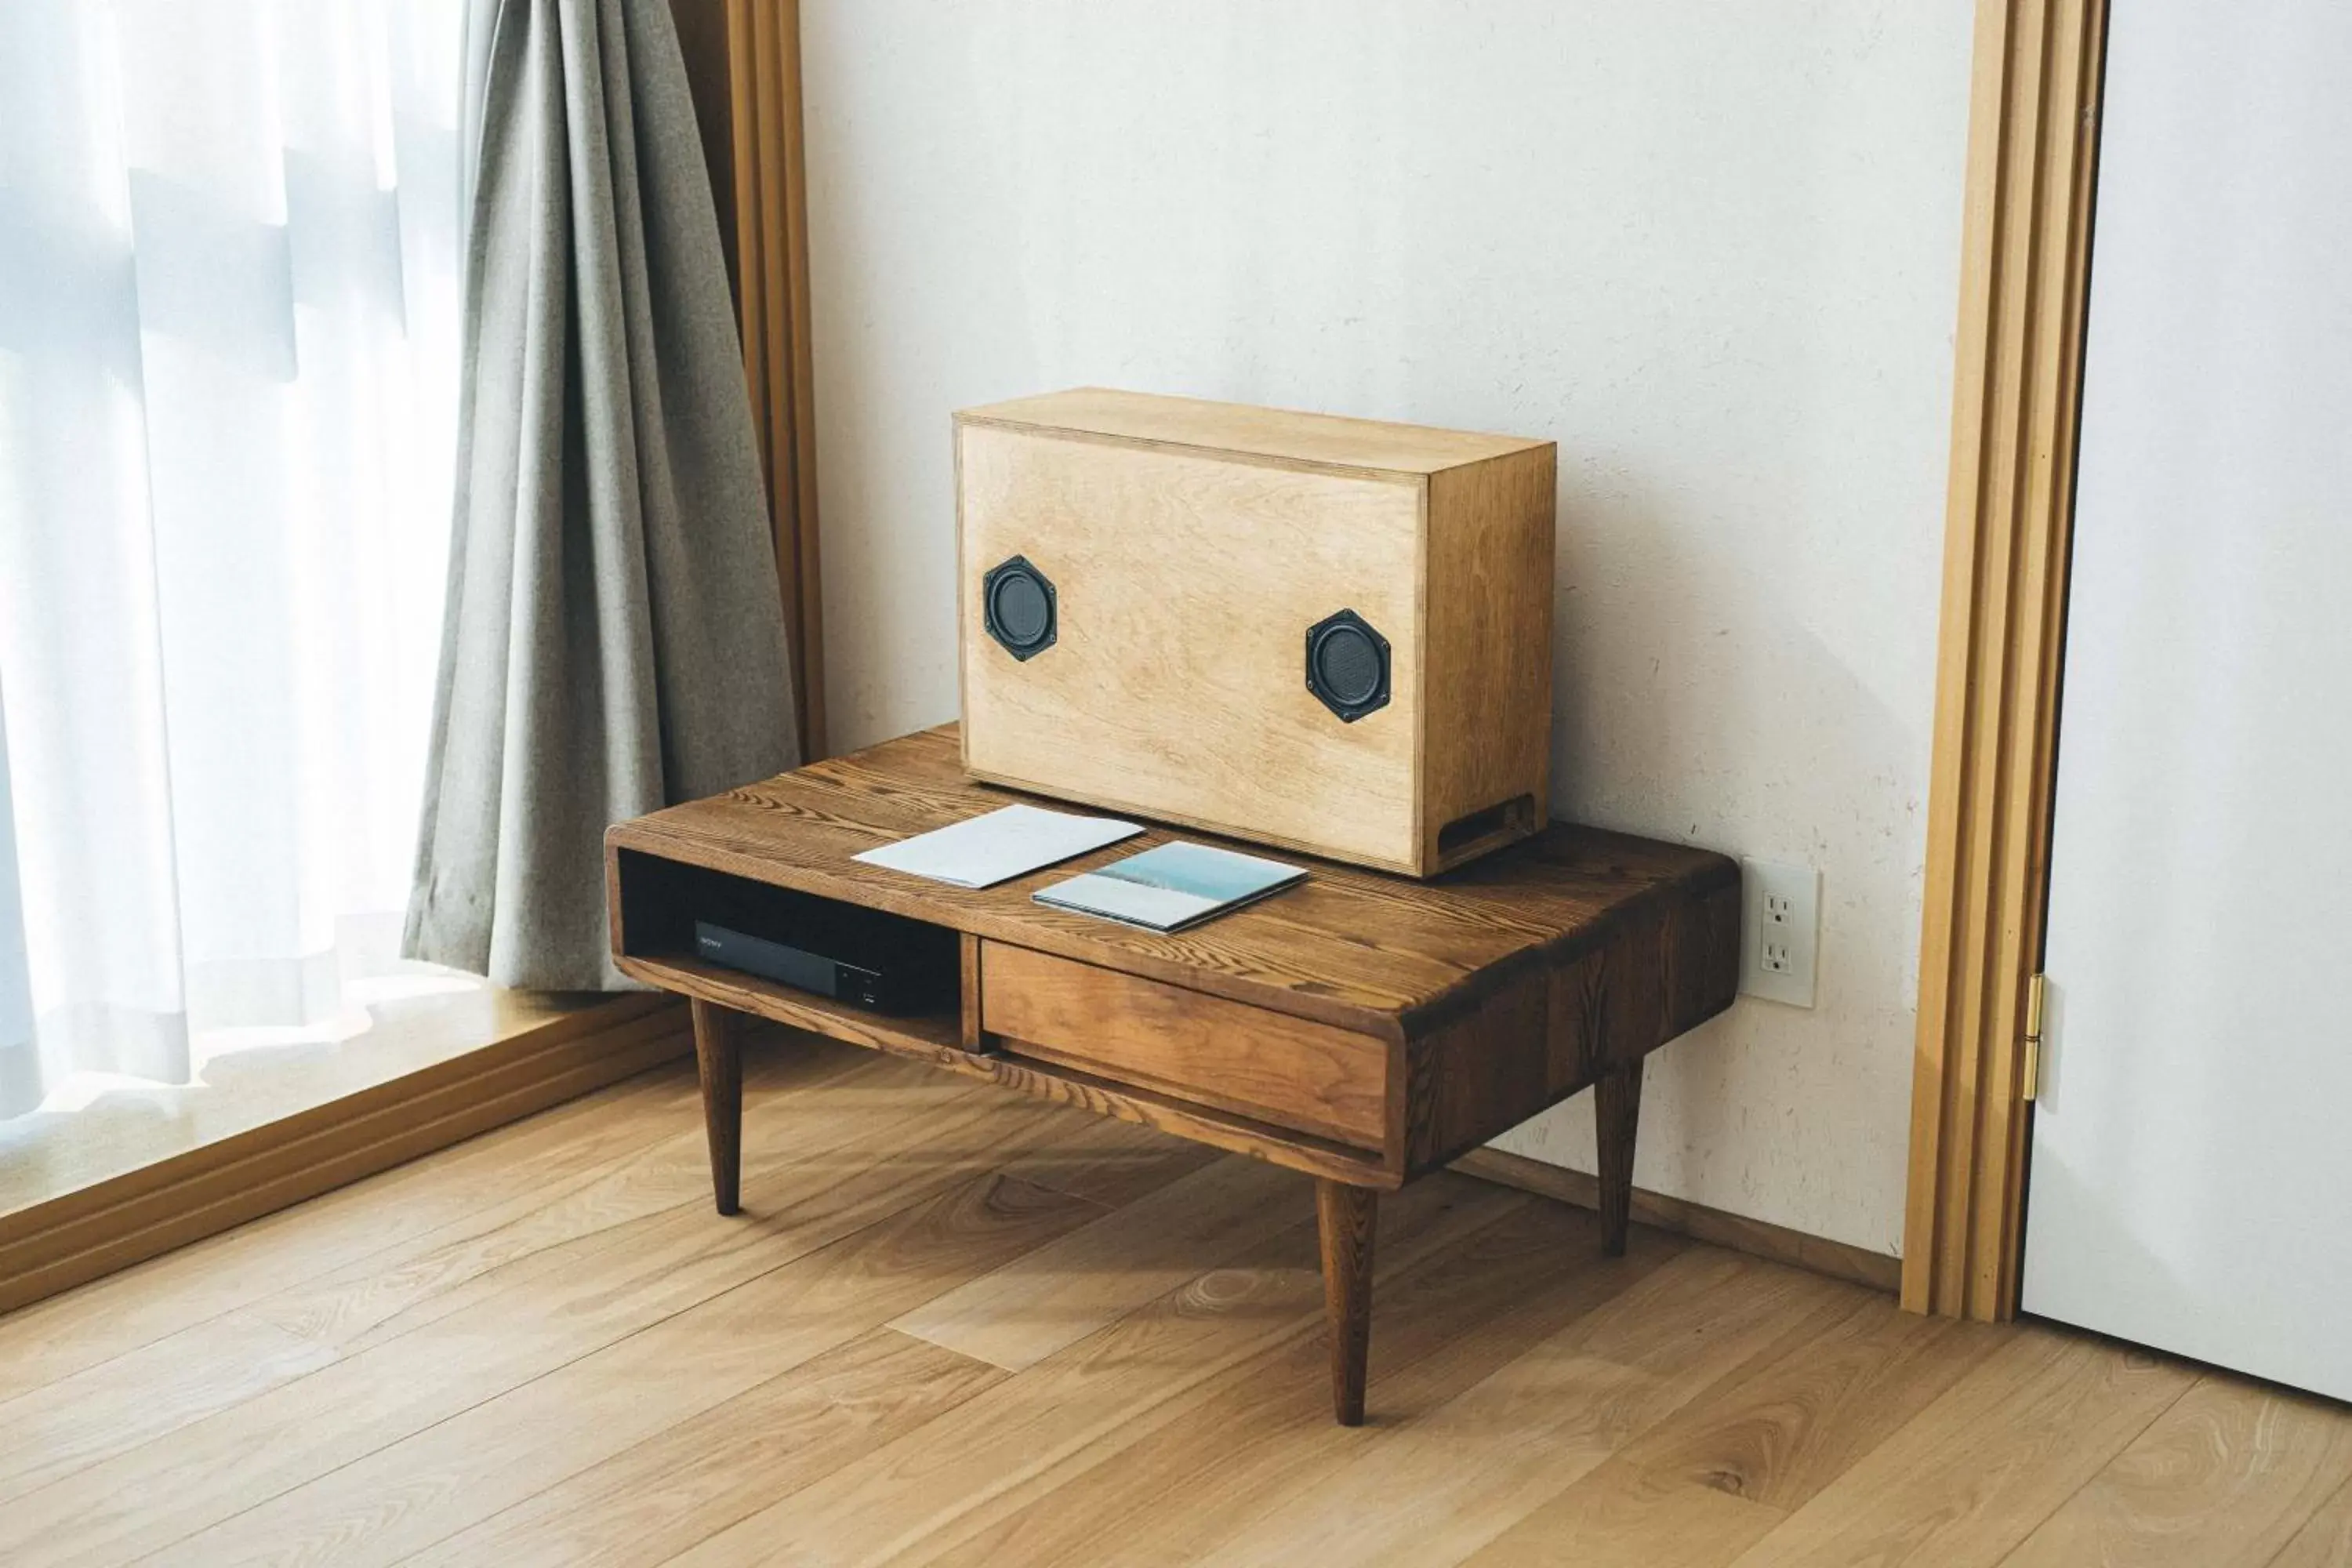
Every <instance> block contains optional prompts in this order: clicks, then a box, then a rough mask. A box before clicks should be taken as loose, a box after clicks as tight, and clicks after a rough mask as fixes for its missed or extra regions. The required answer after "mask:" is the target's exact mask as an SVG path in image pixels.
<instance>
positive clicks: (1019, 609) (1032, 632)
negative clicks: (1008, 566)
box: [989, 572, 1053, 647]
mask: <svg viewBox="0 0 2352 1568" xmlns="http://www.w3.org/2000/svg"><path fill="white" fill-rule="evenodd" d="M989 609H990V611H991V613H992V615H993V616H994V618H995V621H996V626H997V630H998V631H1000V632H1001V633H1003V637H1004V640H1005V641H1007V642H1009V643H1011V644H1013V646H1014V647H1028V646H1029V645H1031V644H1032V643H1034V642H1035V641H1037V639H1038V638H1040V637H1044V636H1045V628H1046V626H1048V625H1050V624H1051V621H1050V616H1052V613H1053V612H1052V610H1051V608H1050V606H1048V605H1047V604H1046V602H1045V588H1044V587H1043V586H1041V585H1040V584H1038V581H1037V579H1036V578H1034V577H1032V576H1030V575H1029V574H1027V573H1025V572H1008V573H1006V574H1004V575H1003V576H1002V577H999V578H998V579H997V580H996V585H995V586H994V588H992V590H991V591H990V603H989Z"/></svg>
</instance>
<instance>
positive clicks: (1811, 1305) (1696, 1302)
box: [1202, 1249, 1864, 1564]
mask: <svg viewBox="0 0 2352 1568" xmlns="http://www.w3.org/2000/svg"><path fill="white" fill-rule="evenodd" d="M1863 1295H1864V1291H1863V1290H1862V1289H1861V1288H1860V1287H1857V1286H1852V1285H1844V1284H1840V1283H1838V1282H1836V1281H1832V1280H1829V1279H1822V1278H1820V1277H1819V1276H1816V1275H1811V1274H1806V1273H1801V1272H1800V1271H1798V1270H1796V1269H1793V1268H1786V1267H1784V1266H1781V1265H1778V1264H1770V1263H1764V1262H1760V1261H1759V1260H1757V1259H1754V1258H1742V1257H1738V1256H1737V1255H1735V1254H1727V1253H1719V1252H1716V1251H1714V1250H1713V1249H1706V1250H1705V1251H1694V1252H1691V1253H1688V1254H1685V1256H1682V1257H1679V1258H1675V1259H1674V1260H1673V1261H1672V1262H1669V1263H1667V1264H1666V1265H1665V1266H1664V1267H1663V1268H1660V1269H1658V1270H1657V1272H1655V1273H1654V1274H1652V1275H1650V1276H1649V1277H1648V1278H1647V1279H1643V1280H1642V1281H1641V1282H1640V1283H1639V1284H1637V1285H1635V1286H1634V1287H1633V1289H1629V1290H1627V1291H1625V1292H1624V1293H1623V1294H1622V1295H1621V1296H1618V1297H1615V1298H1614V1299H1612V1300H1610V1301H1608V1302H1606V1303H1605V1304H1603V1305H1602V1306H1601V1307H1599V1308H1597V1309H1596V1310H1593V1311H1591V1312H1590V1313H1588V1314H1586V1315H1585V1316H1583V1317H1581V1318H1579V1319H1578V1320H1577V1321H1575V1322H1573V1323H1571V1324H1570V1326H1569V1327H1568V1328H1567V1329H1565V1330H1563V1331H1561V1332H1559V1333H1558V1334H1555V1335H1553V1336H1552V1337H1551V1338H1549V1339H1548V1340H1546V1341H1544V1342H1542V1343H1541V1344H1538V1345H1537V1346H1535V1347H1534V1348H1533V1349H1531V1350H1529V1351H1528V1352H1526V1353H1525V1354H1523V1355H1520V1356H1518V1357H1517V1358H1515V1359H1513V1360H1512V1361H1511V1362H1509V1363H1507V1364H1505V1365H1503V1366H1501V1367H1499V1368H1497V1369H1496V1371H1495V1372H1494V1373H1490V1374H1489V1375H1488V1376H1486V1378H1484V1379H1482V1380H1480V1381H1479V1382H1478V1383H1477V1384H1474V1385H1472V1386H1471V1387H1470V1388H1468V1389H1465V1390H1464V1391H1463V1393H1462V1394H1459V1395H1457V1396H1456V1397H1454V1398H1453V1399H1450V1400H1448V1401H1447V1402H1446V1403H1444V1405H1440V1406H1438V1407H1437V1408H1436V1409H1434V1410H1431V1411H1429V1412H1427V1413H1426V1414H1424V1415H1421V1416H1420V1417H1418V1418H1417V1419H1415V1420H1412V1421H1411V1422H1407V1423H1402V1424H1400V1425H1398V1426H1394V1427H1391V1428H1389V1429H1387V1430H1384V1431H1381V1432H1377V1433H1375V1434H1374V1435H1373V1437H1372V1440H1371V1441H1370V1442H1369V1443H1367V1444H1366V1445H1365V1446H1364V1447H1363V1450H1362V1451H1361V1452H1360V1453H1359V1454H1358V1455H1357V1456H1356V1457H1355V1458H1353V1460H1352V1461H1351V1462H1350V1463H1349V1464H1348V1465H1347V1466H1345V1467H1344V1468H1341V1469H1340V1470H1339V1472H1338V1473H1337V1474H1335V1475H1332V1476H1329V1477H1327V1478H1323V1479H1321V1480H1320V1481H1319V1482H1318V1485H1316V1486H1315V1487H1314V1489H1312V1492H1311V1494H1310V1495H1309V1496H1307V1497H1305V1498H1294V1499H1292V1500H1290V1501H1289V1502H1288V1504H1287V1505H1286V1506H1281V1507H1277V1508H1276V1509H1273V1510H1268V1511H1267V1512H1265V1513H1262V1514H1260V1515H1259V1516H1258V1517H1257V1518H1255V1520H1253V1521H1250V1522H1249V1523H1248V1524H1247V1525H1245V1526H1244V1527H1243V1528H1242V1529H1241V1530H1240V1531H1236V1532H1235V1533H1234V1534H1233V1535H1232V1536H1230V1537H1228V1538H1227V1539H1225V1540H1223V1541H1222V1542H1218V1543H1217V1545H1216V1547H1215V1548H1214V1549H1213V1551H1211V1552H1208V1553H1206V1554H1205V1555H1204V1556H1203V1558H1202V1561H1203V1562H1208V1563H1271V1562H1298V1561H1305V1560H1308V1559H1320V1560H1322V1561H1326V1562H1336V1563H1350V1564H1374V1563H1430V1564H1437V1563H1444V1564H1453V1563H1459V1562H1461V1561H1462V1560H1463V1559H1464V1558H1465V1557H1466V1556H1468V1555H1469V1554H1470V1553H1471V1552H1475V1551H1476V1550H1478V1549H1479V1548H1480V1547H1482V1546H1484V1545H1486V1543H1487V1542H1490V1541H1492V1540H1493V1539H1495V1537H1496V1536H1498V1535H1500V1534H1501V1533H1502V1532H1503V1531H1506V1530H1508V1529H1509V1528H1510V1527H1511V1526H1512V1525H1514V1524H1516V1523H1517V1521H1519V1520H1521V1519H1523V1518H1525V1517H1526V1516H1527V1515H1528V1514H1529V1513H1531V1512H1533V1511H1534V1510H1536V1509H1538V1508H1540V1507H1541V1506H1542V1505H1543V1504H1544V1503H1546V1502H1547V1501H1549V1500H1551V1499H1552V1498H1553V1497H1556V1496H1558V1495H1559V1493H1560V1492H1562V1491H1564V1490H1566V1489H1567V1488H1568V1487H1569V1486H1570V1483H1572V1482H1574V1481H1575V1480H1577V1479H1579V1478H1580V1477H1582V1476H1584V1475H1588V1474H1590V1473H1591V1471H1593V1470H1594V1469H1597V1468H1599V1467H1600V1466H1601V1465H1602V1464H1604V1463H1606V1462H1607V1461H1608V1460H1609V1458H1611V1457H1612V1455H1614V1454H1616V1453H1618V1452H1620V1451H1622V1449H1623V1448H1624V1447H1626V1445H1628V1444H1629V1443H1631V1442H1632V1441H1633V1440H1634V1439H1635V1438H1636V1437H1638V1436H1641V1435H1642V1434H1643V1433H1644V1432H1646V1431H1648V1430H1649V1429H1650V1428H1652V1427H1653V1426H1655V1425H1657V1423H1658V1422H1660V1421H1662V1420H1664V1418H1665V1417H1666V1416H1667V1415H1671V1414H1673V1413H1674V1412H1675V1410H1677V1409H1680V1408H1681V1407H1682V1406H1683V1405H1685V1404H1686V1403H1687V1402H1688V1401H1689V1400H1690V1399H1691V1398H1693V1397H1694V1396H1695V1395H1696V1394H1698V1393H1700V1392H1701V1391H1702V1390H1704V1389H1706V1387H1707V1386H1708V1385H1709V1384H1713V1383H1715V1382H1716V1381H1717V1379H1718V1378H1721V1377H1722V1376H1723V1375H1724V1374H1725V1373H1727V1372H1730V1371H1731V1370H1732V1369H1734V1368H1736V1367H1738V1366H1739V1365H1741V1364H1742V1363H1745V1362H1747V1361H1748V1359H1749V1358H1750V1357H1751V1356H1753V1355H1755V1354H1756V1353H1757V1352H1759V1351H1761V1350H1764V1349H1765V1348H1766V1347H1768V1346H1773V1345H1778V1344H1781V1343H1784V1342H1801V1341H1802V1340H1805V1339H1810V1338H1817V1337H1818V1336H1819V1335H1820V1334H1821V1333H1822V1331H1824V1330H1825V1329H1826V1328H1827V1327H1829V1326H1830V1325H1831V1324H1832V1323H1834V1322H1837V1321H1840V1320H1842V1319H1843V1318H1844V1317H1845V1316H1847V1315H1848V1314H1850V1313H1851V1312H1853V1310H1854V1306H1855V1304H1856V1302H1857V1300H1859V1299H1860V1298H1861V1297H1862V1296H1863Z"/></svg>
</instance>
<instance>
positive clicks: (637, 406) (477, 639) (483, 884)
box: [406, 0, 800, 989]
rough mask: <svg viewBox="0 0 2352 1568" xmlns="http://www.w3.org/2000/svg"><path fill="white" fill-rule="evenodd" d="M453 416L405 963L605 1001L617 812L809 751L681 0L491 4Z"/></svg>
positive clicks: (480, 19) (481, 26)
mask: <svg viewBox="0 0 2352 1568" xmlns="http://www.w3.org/2000/svg"><path fill="white" fill-rule="evenodd" d="M469 56H470V60H469V80H468V102H469V105H470V106H471V107H470V109H469V113H468V125H469V127H470V131H471V134H472V136H473V139H474V141H475V143H476V145H477V147H478V152H477V154H476V158H475V163H474V166H473V170H472V174H471V180H472V191H473V195H472V203H471V228H470V232H469V236H468V240H467V314H466V328H465V353H466V366H465V385H464V394H463V395H464V400H465V406H464V408H463V411H462V413H461V416H460V420H459V443H460V449H459V458H458V465H457V471H458V479H457V502H456V508H455V531H454V536H453V541H452V548H451V557H450V574H449V594H448V605H447V614H446V620H445V623H444V624H445V632H444V640H443V648H442V659H441V683H440V689H439V696H438V700H437V704H436V716H435V723H434V732H433V749H432V757H431V762H430V764H429V770H428V778H429V782H428V785H427V790H426V796H425V816H424V822H423V828H422V833H421V836H420V842H419V848H418V857H417V873H416V880H415V889H414V892H413V894H412V896H411V900H410V904H409V914H408V926H407V941H406V951H407V952H409V954H410V955H411V956H414V957H419V958H425V959H430V960H433V961H435V962H438V963H448V964H453V965H456V966H457V967H460V968H465V969H470V970H473V971H475V972H477V973H484V974H487V975H488V976H489V977H490V978H491V979H492V980H493V981H495V982H497V983H498V984H506V985H520V986H533V987H545V988H559V989H613V988H617V987H619V986H621V985H623V984H625V982H624V981H623V980H622V978H621V976H620V975H619V973H618V972H617V971H616V970H615V969H614V966H613V964H612V963H611V960H610V957H609V954H608V953H607V952H606V946H605V909H604V858H603V849H602V840H603V835H604V828H605V826H607V825H609V824H611V823H613V822H615V821H619V820H621V819H623V818H625V817H629V816H637V815H640V814H642V813H645V812H647V811H652V810H655V809H657V808H658V807H660V806H662V805H667V804H670V803H672V802H675V801H679V800H686V799H690V798H693V797H696V796H698V795H709V794H713V793H716V792H718V791H720V790H723V789H727V788H730V787H733V786H735V785H738V784H744V783H747V782H750V781H751V780H754V779H757V778H760V777H763V776H765V775H767V774H769V773H776V772H779V771H782V769H784V768H787V767H790V766H792V765H793V763H796V762H797V761H798V759H799V756H800V751H799V746H798V742H797V739H796V735H795V717H794V705H793V688H792V676H791V661H790V658H789V655H788V653H787V645H786V632H785V626H784V620H783V615H782V605H781V604H780V602H779V600H778V596H777V594H776V590H775V584H776V582H777V572H776V556H775V550H774V544H773V541H772V535H771V532H770V527H769V521H768V515H767V509H766V505H765V500H764V497H763V494H762V485H761V468H760V458H759V450H760V449H759V446H758V443H757V439H756V437H755V435H754V430H753V425H752V419H751V406H750V404H749V401H748V399H747V396H746V394H745V386H744V377H743V369H742V362H741V360H740V357H739V348H738V341H737V338H736V333H735V325H734V321H733V320H732V302H731V300H730V297H729V293H728V286H727V274H726V266H725V261H724V258H723V257H722V254H721V250H720V245H719V230H718V220H717V216H716V211H715V208H714V205H713V203H712V199H711V194H710V187H709V177H708V174H707V173H706V170H705V167H704V163H703V158H702V150H701V146H700V144H699V142H698V130H697V125H696V121H695V117H694V108H693V103H692V100H691V98H690V96H689V94H688V85H687V79H686V73H685V68H684V65H683V63H682V61H681V59H680V57H679V52H678V44H677V34H676V30H675V26H674V24H673V22H672V19H671V17H670V15H669V11H668V7H667V3H666V0H478V9H477V11H476V13H475V20H474V24H473V26H471V28H470V29H469Z"/></svg>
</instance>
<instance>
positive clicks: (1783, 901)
mask: <svg viewBox="0 0 2352 1568" xmlns="http://www.w3.org/2000/svg"><path fill="white" fill-rule="evenodd" d="M1739 883H1740V889H1741V900H1742V902H1743V903H1744V905H1745V910H1744V912H1743V916H1742V919H1741V921H1740V932H1739V942H1740V948H1739V989H1740V990H1741V991H1743V992H1745V993H1746V994H1748V995H1750V996H1761V997H1763V998H1764V999H1765V1000H1766V1001H1768V1002H1785V1003H1787V1004H1788V1005H1790V1006H1791V1007H1810V1006H1811V1005H1813V960H1814V954H1815V950H1816V949H1817V948H1818V947H1819V946H1820V942H1821V925H1822V874H1821V873H1820V872H1819V871H1816V870H1814V869H1813V868H1811V867H1810V866H1776V865H1774V864H1772V863H1771V862H1769V861H1767V860H1742V861H1741V862H1740V863H1739Z"/></svg>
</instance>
